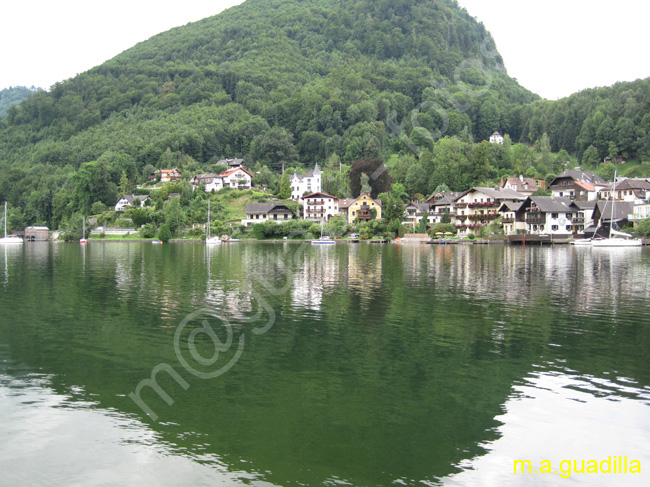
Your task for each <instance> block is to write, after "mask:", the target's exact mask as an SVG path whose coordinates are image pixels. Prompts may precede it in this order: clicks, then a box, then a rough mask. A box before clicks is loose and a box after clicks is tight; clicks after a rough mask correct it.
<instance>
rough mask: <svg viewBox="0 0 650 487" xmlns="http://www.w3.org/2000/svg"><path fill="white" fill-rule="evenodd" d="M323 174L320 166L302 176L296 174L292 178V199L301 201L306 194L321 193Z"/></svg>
mask: <svg viewBox="0 0 650 487" xmlns="http://www.w3.org/2000/svg"><path fill="white" fill-rule="evenodd" d="M321 174H322V173H321V170H320V169H319V168H318V164H316V165H315V166H314V169H312V170H311V171H307V172H306V173H305V174H303V175H301V176H299V175H298V174H296V173H295V172H294V173H293V176H291V199H292V200H300V198H301V197H302V195H303V194H305V193H308V194H309V193H320V192H321Z"/></svg>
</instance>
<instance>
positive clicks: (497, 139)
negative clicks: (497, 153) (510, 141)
mask: <svg viewBox="0 0 650 487" xmlns="http://www.w3.org/2000/svg"><path fill="white" fill-rule="evenodd" d="M490 142H492V143H493V144H503V135H501V134H500V133H499V132H498V131H497V132H494V133H493V134H492V135H490Z"/></svg>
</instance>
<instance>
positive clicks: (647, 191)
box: [600, 178, 650, 202]
mask: <svg viewBox="0 0 650 487" xmlns="http://www.w3.org/2000/svg"><path fill="white" fill-rule="evenodd" d="M613 192H614V188H613V186H611V187H609V188H607V189H604V190H602V191H600V197H601V198H602V199H604V200H611V199H612V193H613ZM615 199H616V201H631V202H634V201H637V200H647V199H650V182H648V180H647V179H632V178H627V179H622V180H621V181H617V182H616V195H615Z"/></svg>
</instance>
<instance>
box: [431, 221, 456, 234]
mask: <svg viewBox="0 0 650 487" xmlns="http://www.w3.org/2000/svg"><path fill="white" fill-rule="evenodd" d="M447 232H451V233H452V234H453V235H456V233H457V230H456V227H455V226H453V225H452V224H451V223H438V224H437V225H434V226H433V227H431V229H430V230H429V235H430V236H431V237H435V235H436V233H447Z"/></svg>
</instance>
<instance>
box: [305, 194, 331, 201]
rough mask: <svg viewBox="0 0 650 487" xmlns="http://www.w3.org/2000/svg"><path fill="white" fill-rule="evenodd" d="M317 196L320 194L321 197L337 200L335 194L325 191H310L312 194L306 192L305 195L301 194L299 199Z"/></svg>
mask: <svg viewBox="0 0 650 487" xmlns="http://www.w3.org/2000/svg"><path fill="white" fill-rule="evenodd" d="M317 196H320V197H321V198H334V199H335V200H338V198H337V197H336V196H332V195H331V194H327V193H312V194H306V195H305V196H301V197H300V199H304V198H315V197H317Z"/></svg>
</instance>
